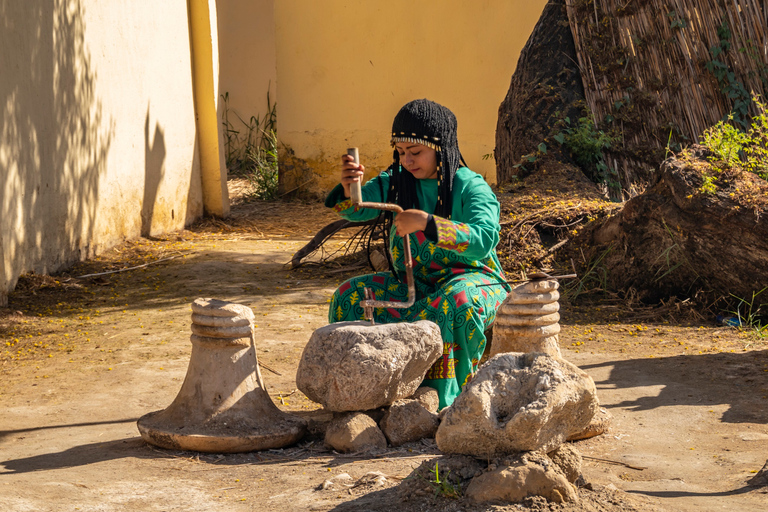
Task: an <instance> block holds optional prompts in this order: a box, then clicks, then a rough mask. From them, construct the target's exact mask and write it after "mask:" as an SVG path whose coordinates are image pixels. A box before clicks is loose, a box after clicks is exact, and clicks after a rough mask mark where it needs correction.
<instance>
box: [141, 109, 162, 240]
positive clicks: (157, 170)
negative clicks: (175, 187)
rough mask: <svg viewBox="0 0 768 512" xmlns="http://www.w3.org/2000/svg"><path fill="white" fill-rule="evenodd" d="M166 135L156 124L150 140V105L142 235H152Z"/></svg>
mask: <svg viewBox="0 0 768 512" xmlns="http://www.w3.org/2000/svg"><path fill="white" fill-rule="evenodd" d="M164 163H165V136H164V135H163V129H162V128H161V127H160V125H159V124H157V125H156V126H155V134H154V136H153V137H152V143H151V144H150V141H149V106H147V118H146V120H145V121H144V200H143V201H142V203H141V236H144V237H149V236H151V235H152V217H153V215H154V211H155V202H156V201H157V190H158V189H159V188H160V181H161V180H162V179H163V174H165V169H164V167H163V164H164Z"/></svg>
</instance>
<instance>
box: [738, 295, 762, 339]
mask: <svg viewBox="0 0 768 512" xmlns="http://www.w3.org/2000/svg"><path fill="white" fill-rule="evenodd" d="M765 290H768V286H766V287H765V288H763V289H762V290H760V291H759V292H754V291H753V292H752V298H751V299H750V300H746V299H743V298H741V297H737V296H736V295H734V294H731V297H733V298H734V299H736V301H737V304H736V309H735V310H734V311H729V313H731V314H732V315H733V316H735V317H736V318H737V319H738V322H739V325H740V326H742V327H748V328H749V329H751V330H752V332H754V333H755V334H757V335H758V336H760V337H761V338H765V337H766V336H768V324H765V323H763V317H764V316H765V314H763V315H761V314H760V313H761V311H760V310H761V308H762V307H763V306H766V304H764V303H761V304H759V305H757V306H755V299H756V298H757V296H758V295H760V294H761V293H763V292H764V291H765Z"/></svg>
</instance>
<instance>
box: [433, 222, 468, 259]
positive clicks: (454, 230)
mask: <svg viewBox="0 0 768 512" xmlns="http://www.w3.org/2000/svg"><path fill="white" fill-rule="evenodd" d="M434 219H435V226H436V227H437V246H438V247H442V248H443V249H449V250H452V251H456V252H459V253H461V252H464V251H466V250H467V247H469V241H468V240H467V238H468V237H469V227H468V226H467V225H466V224H462V223H460V222H451V221H450V220H446V219H443V218H441V217H435V218H434ZM459 234H461V235H463V238H464V241H462V242H459Z"/></svg>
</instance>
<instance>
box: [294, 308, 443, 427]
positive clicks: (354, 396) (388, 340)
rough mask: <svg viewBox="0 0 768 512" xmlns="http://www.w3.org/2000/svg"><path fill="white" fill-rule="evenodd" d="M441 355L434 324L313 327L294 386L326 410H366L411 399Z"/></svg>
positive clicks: (346, 324) (360, 322) (440, 342)
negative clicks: (403, 399) (314, 328)
mask: <svg viewBox="0 0 768 512" xmlns="http://www.w3.org/2000/svg"><path fill="white" fill-rule="evenodd" d="M442 353H443V340H442V337H441V336H440V328H439V327H438V326H437V324H435V323H434V322H430V321H428V320H420V321H418V322H408V323H396V324H380V325H370V324H369V323H367V322H362V321H358V322H340V323H336V324H330V325H327V326H325V327H321V328H320V329H317V330H316V331H315V332H314V333H313V334H312V336H311V338H310V340H309V342H308V343H307V345H306V346H305V347H304V352H303V354H302V356H301V361H300V362H299V368H298V370H297V372H296V387H297V388H299V389H300V390H301V391H302V392H303V393H304V394H305V395H307V398H309V399H310V400H313V401H315V402H317V403H319V404H322V405H323V406H324V407H325V408H326V409H327V410H329V411H336V412H344V411H366V410H370V409H377V408H379V407H384V406H387V405H390V404H392V403H394V402H395V401H396V400H399V399H402V398H407V397H409V396H411V395H412V394H413V393H414V392H415V391H416V390H417V389H418V387H419V384H421V381H422V380H423V379H424V376H425V375H426V373H427V371H428V370H429V368H430V367H431V366H432V363H434V362H435V361H436V360H437V359H438V358H439V357H440V356H441V355H442Z"/></svg>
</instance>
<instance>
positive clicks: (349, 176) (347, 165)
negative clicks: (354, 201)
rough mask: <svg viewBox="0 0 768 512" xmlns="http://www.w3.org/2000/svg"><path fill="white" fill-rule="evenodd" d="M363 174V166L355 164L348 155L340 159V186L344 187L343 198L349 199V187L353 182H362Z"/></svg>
mask: <svg viewBox="0 0 768 512" xmlns="http://www.w3.org/2000/svg"><path fill="white" fill-rule="evenodd" d="M364 173H365V166H364V165H362V164H356V163H355V159H354V158H352V157H351V156H350V155H343V156H342V157H341V186H342V187H344V197H347V198H348V197H349V196H350V194H349V187H350V185H351V184H352V183H354V182H355V181H362V180H363V174H364Z"/></svg>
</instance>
